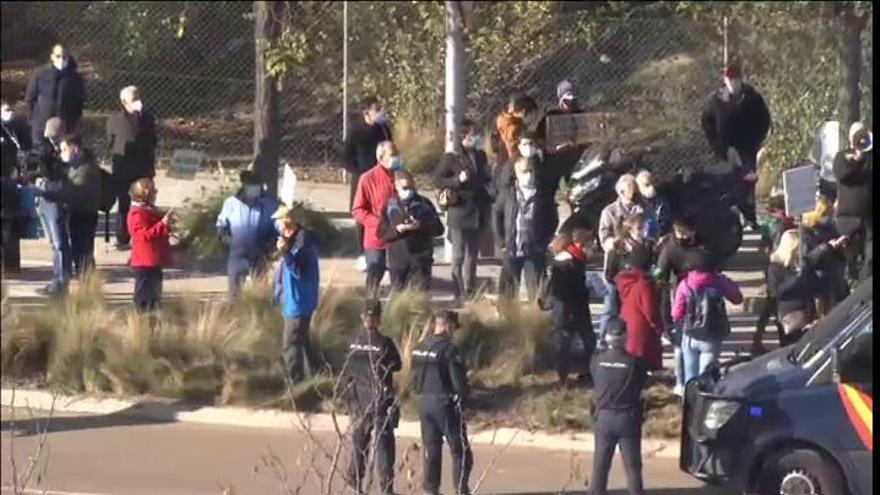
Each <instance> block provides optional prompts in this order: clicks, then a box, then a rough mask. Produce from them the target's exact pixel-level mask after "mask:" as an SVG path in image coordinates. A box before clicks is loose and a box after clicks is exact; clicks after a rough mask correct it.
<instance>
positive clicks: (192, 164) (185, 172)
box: [168, 149, 205, 180]
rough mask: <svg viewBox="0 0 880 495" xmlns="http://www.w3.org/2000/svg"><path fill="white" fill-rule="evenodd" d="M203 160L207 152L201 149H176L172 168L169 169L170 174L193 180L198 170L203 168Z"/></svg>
mask: <svg viewBox="0 0 880 495" xmlns="http://www.w3.org/2000/svg"><path fill="white" fill-rule="evenodd" d="M203 161H205V154H204V153H202V152H201V151H196V150H188V149H179V150H174V154H172V155H171V169H170V170H169V171H168V176H169V177H174V178H177V179H186V180H193V179H195V178H196V172H198V171H199V168H201V166H202V162H203Z"/></svg>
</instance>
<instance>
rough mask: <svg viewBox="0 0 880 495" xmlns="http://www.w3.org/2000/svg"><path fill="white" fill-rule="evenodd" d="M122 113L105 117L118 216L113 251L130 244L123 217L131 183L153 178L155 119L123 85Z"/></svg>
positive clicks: (135, 92) (133, 90) (132, 90)
mask: <svg viewBox="0 0 880 495" xmlns="http://www.w3.org/2000/svg"><path fill="white" fill-rule="evenodd" d="M119 100H120V102H121V103H122V110H120V111H119V112H117V113H114V114H112V115H110V117H108V118H107V148H108V150H109V151H110V153H111V154H112V157H113V158H112V159H113V166H112V167H113V168H112V171H113V182H114V183H115V184H116V187H117V195H116V196H117V197H116V199H117V201H118V216H117V219H118V220H117V223H116V248H117V249H126V248H128V243H129V242H130V241H131V235H129V232H128V227H127V225H126V223H127V222H126V218H127V217H128V209H129V207H130V206H131V198H129V196H128V190H129V188H130V187H131V183H132V182H134V181H136V180H138V179H142V178H145V177H148V178H153V177H154V176H155V175H156V143H157V141H158V139H157V137H156V118H155V117H154V116H153V113H152V112H151V111H150V110H148V109H145V108H144V104H143V101H142V100H141V95H140V91H139V90H138V88H137V87H135V86H126V87H125V88H122V91H120V92H119Z"/></svg>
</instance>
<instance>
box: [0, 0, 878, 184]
mask: <svg viewBox="0 0 880 495" xmlns="http://www.w3.org/2000/svg"><path fill="white" fill-rule="evenodd" d="M559 7H560V6H559V2H476V6H475V11H474V25H473V26H471V29H470V30H469V33H468V39H467V52H468V59H469V63H468V66H467V67H468V69H467V77H466V79H467V87H468V102H469V109H468V111H467V113H468V114H469V115H471V116H473V117H476V118H477V119H478V120H479V121H480V122H482V123H483V124H484V125H485V126H486V127H487V128H488V127H491V125H492V122H493V121H494V116H495V115H496V114H497V113H498V112H499V111H501V110H502V109H503V108H504V107H505V106H506V103H507V100H508V98H509V96H510V95H511V94H512V93H516V92H525V93H528V94H530V95H532V96H534V97H535V98H536V100H538V102H539V104H541V106H542V107H543V108H548V107H550V106H552V105H555V104H556V101H555V100H556V85H557V84H558V83H559V82H560V81H561V80H563V79H567V80H570V81H572V82H573V83H574V84H575V87H576V88H577V90H578V93H579V94H580V99H581V106H582V107H584V108H585V109H586V110H591V111H615V112H620V113H622V114H624V115H626V116H627V117H628V120H629V121H631V122H633V123H634V126H635V128H636V129H635V130H636V131H638V132H635V133H633V134H631V135H632V136H635V137H633V139H635V140H638V141H639V142H640V144H643V145H644V146H646V147H648V148H649V149H650V150H651V152H650V153H649V154H648V155H647V156H646V158H645V159H646V161H647V165H648V166H650V167H653V168H655V169H658V170H673V169H677V168H681V167H686V166H689V165H691V164H694V163H695V162H698V161H699V160H701V159H702V158H701V157H703V156H704V155H705V153H706V150H705V148H706V147H705V144H704V140H703V137H702V132H701V130H700V123H699V114H700V110H701V108H702V105H703V104H704V102H705V100H706V98H707V97H708V96H709V94H710V93H711V91H712V90H713V89H714V88H716V87H718V85H719V84H720V71H721V67H722V64H723V55H722V53H723V36H722V23H721V21H720V19H721V16H720V14H719V15H716V14H714V13H713V12H711V11H708V13H707V11H699V12H697V13H696V14H693V15H689V14H688V13H687V12H679V11H678V10H676V9H675V8H668V7H665V6H662V5H661V6H659V7H657V8H651V9H644V10H638V9H635V10H627V11H625V12H617V13H616V11H614V10H613V9H612V11H606V10H596V9H594V10H588V11H586V12H567V11H565V9H563V8H559ZM768 8H769V7H768ZM772 8H775V9H777V10H780V9H786V8H788V7H783V6H777V7H772ZM792 8H794V7H792ZM799 8H801V9H802V11H796V10H791V11H784V12H783V11H781V10H780V13H779V15H787V16H788V17H787V20H788V21H791V22H789V23H787V24H786V23H783V22H782V21H780V22H779V23H778V24H779V26H781V27H779V28H775V27H774V28H773V29H772V30H768V29H767V28H766V27H762V25H760V23H754V22H753V21H750V20H749V18H747V17H742V19H740V20H739V22H738V23H737V19H736V18H734V20H733V22H732V23H731V31H730V39H731V41H730V53H731V56H732V57H735V58H738V59H741V60H742V61H743V62H744V66H745V71H746V76H747V78H748V79H749V80H751V81H752V82H754V84H755V85H756V86H757V87H758V88H759V89H760V90H761V91H762V92H764V94H765V97H766V98H767V100H768V103H769V104H770V107H771V112H772V113H773V115H774V122H775V129H774V133H779V132H782V133H783V135H785V136H788V138H787V139H789V140H791V141H792V142H795V143H798V142H800V141H803V150H804V151H805V150H807V149H808V148H809V146H810V142H809V141H810V138H811V135H812V133H813V132H814V130H815V127H816V126H817V125H818V123H819V122H820V121H821V120H824V119H827V118H829V117H832V116H833V109H832V108H825V107H827V106H828V105H826V104H825V103H826V100H827V101H831V102H833V101H834V98H836V87H835V86H834V84H833V83H835V82H836V64H835V62H834V60H835V49H834V41H833V37H832V35H833V26H831V27H829V26H828V25H827V24H822V23H821V21H818V20H813V19H814V18H819V17H821V16H818V15H816V14H817V13H818V10H816V11H815V12H812V11H810V7H809V6H803V5H801V6H800V7H799ZM252 9H253V5H252V3H251V2H54V3H44V2H3V4H2V14H3V16H2V22H3V28H2V36H3V40H2V52H3V53H2V56H3V66H2V83H3V95H4V97H5V98H7V99H12V100H15V101H21V99H22V97H23V95H24V89H25V87H26V84H27V81H28V78H29V77H30V75H31V73H32V71H33V69H34V68H35V67H36V66H37V65H39V64H42V63H45V62H47V61H48V60H47V56H48V53H49V50H50V48H51V45H52V43H53V42H54V41H56V40H60V41H63V42H64V43H65V44H66V45H67V47H68V49H69V50H70V52H71V53H72V54H73V55H74V57H75V58H76V59H77V61H78V62H79V69H80V71H81V72H82V74H83V75H84V77H85V79H86V91H87V104H86V107H87V109H86V115H85V118H84V122H83V130H84V134H85V138H86V140H87V142H88V143H90V145H91V146H92V147H94V148H95V149H96V150H99V151H100V150H102V149H103V146H104V137H103V135H104V132H103V129H104V124H105V120H106V116H107V114H108V113H109V112H113V111H117V110H118V109H119V97H118V94H119V90H120V89H121V88H122V87H123V86H125V85H128V84H135V85H137V86H139V87H140V88H142V92H143V95H144V99H145V101H146V102H147V104H148V105H149V106H151V107H152V108H153V110H154V111H155V113H156V114H157V116H158V117H159V119H160V122H161V130H160V149H159V156H160V157H161V158H163V159H167V158H168V157H169V156H170V155H171V153H172V152H173V151H174V150H175V149H178V148H196V149H200V150H203V151H205V152H206V153H207V154H208V156H211V157H218V158H223V157H237V158H240V159H241V160H243V161H247V160H248V159H249V157H250V156H251V155H252V151H253V143H252V140H253V101H254V91H255V84H254V77H255V63H254V59H255V48H254V19H253V13H252ZM345 9H346V5H345V3H344V2H285V3H284V4H283V9H280V10H281V13H280V14H278V18H277V19H276V20H277V22H278V23H279V24H280V25H281V26H282V29H281V31H282V35H281V38H280V39H279V40H278V42H277V43H276V44H275V45H274V46H273V47H272V48H271V50H270V52H269V60H268V63H269V66H270V70H272V71H273V72H274V73H277V74H279V75H281V76H283V77H282V78H281V100H280V101H281V112H280V114H281V120H282V126H283V127H282V143H281V144H282V146H281V153H282V157H283V158H284V159H285V160H289V161H290V162H291V163H294V164H296V165H299V166H312V165H320V164H327V165H333V166H335V165H338V163H339V161H340V151H341V138H342V134H343V132H342V126H343V111H344V110H343V108H344V104H343V101H344V100H343V93H344V91H343V88H346V89H347V94H348V107H347V110H348V112H350V115H351V118H359V117H358V114H357V110H358V108H357V102H358V101H360V100H361V99H362V98H363V96H365V95H367V94H377V95H378V96H379V97H380V99H381V100H382V101H383V102H385V103H386V106H387V107H388V109H389V110H390V112H391V115H392V120H393V122H395V124H396V125H395V133H396V134H401V133H400V128H401V127H403V126H408V127H410V128H417V129H419V131H420V132H421V133H423V134H425V135H427V136H429V139H427V140H423V141H422V142H421V144H422V145H424V146H429V145H430V146H433V148H431V149H432V150H441V149H442V147H440V146H438V145H437V143H438V142H439V141H440V140H441V137H442V132H441V129H440V126H441V123H442V112H443V80H444V79H443V70H444V68H443V64H444V56H443V50H444V42H443V35H444V33H443V29H444V24H443V5H442V3H440V2H349V3H348V5H347V18H348V24H347V32H346V29H344V26H345V17H346V15H345ZM756 9H757V8H756ZM817 9H818V7H817ZM773 12H775V11H773ZM757 15H765V16H766V17H767V18H768V19H770V20H772V19H773V18H772V16H771V14H761V12H758V13H757ZM773 15H775V14H773ZM756 19H758V20H760V17H758V18H756ZM798 23H800V24H798ZM872 32H873V23H872V22H871V21H869V22H868V25H867V27H866V28H865V32H864V33H863V35H862V39H863V42H864V44H863V56H864V59H865V64H864V67H865V68H864V72H863V78H862V80H863V95H862V99H863V107H864V111H863V114H864V115H865V116H866V117H867V118H868V120H870V118H871V116H872V108H871V106H872V105H871V101H872V86H871V75H872V57H873V49H872ZM346 35H347V40H348V43H347V47H348V60H349V63H348V71H347V73H348V76H347V78H346V77H344V73H345V71H344V70H343V69H344V65H343V64H344V61H343V58H344V55H343V54H344V51H345V47H346V43H345V40H346ZM788 38H791V39H793V40H796V43H794V44H795V45H803V46H802V48H798V47H797V46H787V45H786V46H783V45H785V43H784V40H785V39H788ZM777 43H778V44H779V46H776V44H777ZM805 64H812V67H814V68H813V69H811V70H813V71H819V72H822V74H818V75H813V74H804V73H805V71H807V70H808V69H807V65H805ZM781 74H787V77H782V76H781ZM818 76H822V77H818ZM817 79H821V81H817ZM813 86H815V90H814V88H813ZM803 94H807V95H808V98H815V100H816V102H819V103H816V104H815V105H812V106H811V105H810V104H805V103H804V102H802V101H800V100H799V99H798V95H803ZM808 103H809V102H808ZM811 119H812V120H811ZM786 133H788V134H786ZM431 136H433V137H431ZM778 142H779V143H782V144H785V143H786V142H784V141H778ZM782 144H780V146H782ZM785 145H786V146H789V145H788V144H785ZM795 147H796V146H795ZM798 152H800V151H798ZM780 156H781V157H783V155H780ZM437 158H439V157H437ZM783 158H784V159H789V157H787V155H786V156H784V157H783ZM783 158H780V159H783Z"/></svg>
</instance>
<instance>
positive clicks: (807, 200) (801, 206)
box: [782, 165, 816, 217]
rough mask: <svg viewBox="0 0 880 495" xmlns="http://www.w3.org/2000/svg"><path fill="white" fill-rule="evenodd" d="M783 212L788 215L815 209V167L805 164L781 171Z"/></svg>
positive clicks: (800, 213) (796, 214)
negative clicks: (783, 196)
mask: <svg viewBox="0 0 880 495" xmlns="http://www.w3.org/2000/svg"><path fill="white" fill-rule="evenodd" d="M782 189H783V192H784V194H785V214H786V215H787V216H790V217H794V216H798V215H802V214H804V213H807V212H809V211H813V210H814V209H816V167H814V166H812V165H806V166H803V167H797V168H791V169H788V170H785V171H784V172H782Z"/></svg>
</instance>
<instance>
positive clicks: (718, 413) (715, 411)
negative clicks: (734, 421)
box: [703, 400, 739, 431]
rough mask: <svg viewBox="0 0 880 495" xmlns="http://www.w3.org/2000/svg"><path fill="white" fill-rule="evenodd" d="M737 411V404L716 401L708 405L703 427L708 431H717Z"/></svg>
mask: <svg viewBox="0 0 880 495" xmlns="http://www.w3.org/2000/svg"><path fill="white" fill-rule="evenodd" d="M737 409H739V402H733V401H727V400H716V401H712V402H711V403H710V404H709V410H708V411H706V417H705V418H703V426H704V427H705V428H706V429H707V430H709V431H718V430H719V429H720V428H721V427H722V426H724V425H725V424H726V423H727V422H728V421H729V420H730V418H731V417H733V415H734V414H735V413H736V411H737Z"/></svg>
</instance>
